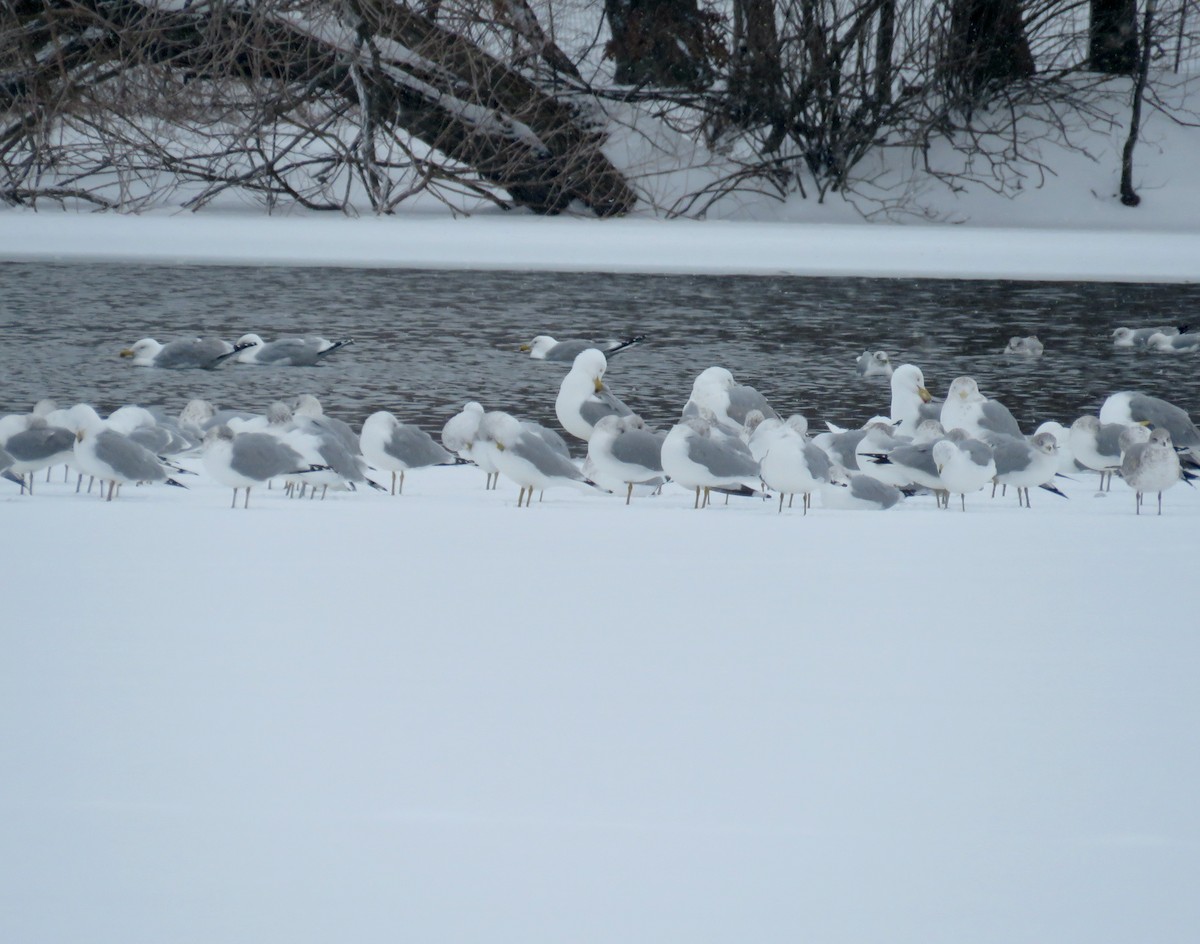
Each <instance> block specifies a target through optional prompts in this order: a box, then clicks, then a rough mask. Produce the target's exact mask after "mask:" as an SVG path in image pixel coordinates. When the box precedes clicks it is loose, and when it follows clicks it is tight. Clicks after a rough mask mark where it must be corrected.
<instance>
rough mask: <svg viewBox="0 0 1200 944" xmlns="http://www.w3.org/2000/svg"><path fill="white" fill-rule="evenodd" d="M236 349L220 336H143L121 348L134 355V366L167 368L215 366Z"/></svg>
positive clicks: (205, 367) (125, 355)
mask: <svg viewBox="0 0 1200 944" xmlns="http://www.w3.org/2000/svg"><path fill="white" fill-rule="evenodd" d="M236 351H237V349H236V348H235V347H234V345H232V344H230V343H229V342H228V341H222V340H221V339H220V338H190V339H188V340H186V341H170V342H168V343H167V344H159V343H158V342H157V341H155V340H154V338H142V339H141V340H140V341H137V342H135V343H134V344H133V345H132V346H131V347H127V348H125V349H124V350H123V351H121V356H122V357H131V358H133V361H132V363H133V366H134V367H161V368H164V369H166V370H187V369H190V368H196V369H200V370H212V369H213V368H214V367H219V366H220V365H221V364H222V363H224V362H225V361H226V360H228V359H229V358H230V357H232V356H233V355H234V354H235V353H236Z"/></svg>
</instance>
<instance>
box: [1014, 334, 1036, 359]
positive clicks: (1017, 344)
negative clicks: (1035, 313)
mask: <svg viewBox="0 0 1200 944" xmlns="http://www.w3.org/2000/svg"><path fill="white" fill-rule="evenodd" d="M1045 349H1046V348H1045V345H1044V344H1042V342H1041V341H1039V340H1038V337H1037V335H1036V334H1031V335H1030V336H1029V337H1027V338H1018V337H1014V338H1009V339H1008V347H1006V348H1005V349H1004V353H1005V354H1010V355H1012V356H1014V357H1041V356H1042V352H1043V351H1044V350H1045Z"/></svg>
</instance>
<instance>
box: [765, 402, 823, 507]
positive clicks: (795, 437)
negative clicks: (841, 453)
mask: <svg viewBox="0 0 1200 944" xmlns="http://www.w3.org/2000/svg"><path fill="white" fill-rule="evenodd" d="M799 421H800V422H797V423H795V424H793V423H792V419H789V420H788V421H787V423H785V424H784V426H783V430H782V432H781V433H780V435H779V436H777V437H776V438H775V439H774V441H773V442H772V443H771V445H770V447H769V448H768V449H767V453H766V455H765V456H763V459H762V462H761V463H760V469H759V475H760V476H761V477H762V481H763V483H764V484H765V485H766V486H767V487H769V488H774V489H777V490H778V491H779V511H780V512H781V513H782V512H783V494H784V492H787V494H788V495H789V496H793V497H794V496H795V495H797V494H801V495H803V496H804V497H803V501H802V502H801V504H802V506H803V508H804V514H806V515H807V514H808V508H809V505H810V504H811V499H812V493H813V492H814V491H816V490H817V489H818V488H819V487H820V486H821V483H823V482H828V481H829V470H830V466H831V463H830V461H829V456H828V455H826V454H825V452H824V451H823V450H822V449H821V448H820V447H819V446H816V445H814V444H813V443H812V442H810V441H809V440H808V439H807V438H805V435H804V433H805V431H806V430H807V429H808V423H807V422H806V421H804V417H802V416H801V417H799ZM788 507H789V508H790V507H791V501H790V499H789V501H788Z"/></svg>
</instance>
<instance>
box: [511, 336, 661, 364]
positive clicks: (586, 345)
mask: <svg viewBox="0 0 1200 944" xmlns="http://www.w3.org/2000/svg"><path fill="white" fill-rule="evenodd" d="M644 340H646V336H645V335H644V334H639V335H638V336H637V337H633V338H624V339H612V340H608V341H584V340H582V339H581V338H568V339H567V340H565V341H556V340H554V338H552V337H550V335H548V334H539V335H538V336H537V337H536V338H534V339H533V340H532V341H530V342H529V343H528V344H522V345H521V347H520V348H519V350H521V351H528V352H529V356H530V357H532V358H533V359H534V360H535V361H562V362H570V361H574V360H575V358H577V357H578V356H579V355H580V354H582V353H583V352H584V351H586V350H589V349H593V348H594V349H595V350H597V351H599V352H600V353H602V354H604V355H605V356H606V357H611V356H612V355H614V354H616V353H617V352H618V351H623V350H625V349H626V348H627V347H631V346H632V345H634V344H637V343H638V342H639V341H644Z"/></svg>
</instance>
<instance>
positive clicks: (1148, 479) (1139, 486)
mask: <svg viewBox="0 0 1200 944" xmlns="http://www.w3.org/2000/svg"><path fill="white" fill-rule="evenodd" d="M1121 478H1123V479H1124V480H1125V484H1126V485H1128V486H1129V487H1130V488H1132V489H1133V490H1134V491H1135V492H1136V493H1137V505H1136V507H1137V514H1139V515H1140V514H1141V513H1142V495H1143V494H1145V493H1146V492H1157V493H1158V513H1159V514H1160V515H1161V514H1162V493H1163V492H1165V491H1166V490H1167V489H1169V488H1170V487H1171V486H1172V485H1174V484H1175V483H1176V482H1178V481H1179V480H1180V479H1181V478H1183V470H1182V468H1181V467H1180V465H1179V455H1178V453H1176V452H1175V447H1174V445H1173V444H1172V442H1171V434H1170V433H1169V432H1168V431H1167V430H1165V429H1156V430H1154V432H1152V433H1151V434H1150V439H1149V441H1147V442H1144V443H1134V444H1133V445H1131V446H1130V447H1129V449H1128V450H1127V451H1126V453H1125V457H1124V458H1123V459H1122V460H1121Z"/></svg>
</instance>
